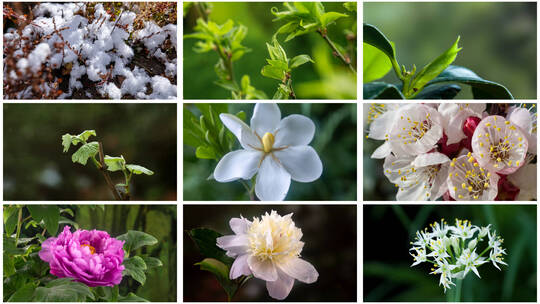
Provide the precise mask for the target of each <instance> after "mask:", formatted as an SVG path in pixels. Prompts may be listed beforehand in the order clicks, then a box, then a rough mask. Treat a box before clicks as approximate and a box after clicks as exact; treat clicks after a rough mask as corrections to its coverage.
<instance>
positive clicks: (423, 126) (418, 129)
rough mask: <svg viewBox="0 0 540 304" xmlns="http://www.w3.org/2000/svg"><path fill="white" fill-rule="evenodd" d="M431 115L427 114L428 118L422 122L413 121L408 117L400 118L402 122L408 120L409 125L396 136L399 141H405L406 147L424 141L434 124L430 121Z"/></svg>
mask: <svg viewBox="0 0 540 304" xmlns="http://www.w3.org/2000/svg"><path fill="white" fill-rule="evenodd" d="M430 116H431V114H430V113H427V114H426V117H425V119H424V120H422V121H418V120H413V119H411V118H410V117H408V116H403V115H402V116H400V117H399V119H400V120H406V121H407V123H406V124H405V126H404V127H402V128H401V131H402V132H400V133H398V134H397V135H396V137H397V138H399V140H402V141H403V144H404V145H407V144H413V143H415V142H417V141H418V140H420V139H422V137H424V135H425V134H426V132H427V131H429V129H431V126H432V123H431V119H430Z"/></svg>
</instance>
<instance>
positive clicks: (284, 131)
mask: <svg viewBox="0 0 540 304" xmlns="http://www.w3.org/2000/svg"><path fill="white" fill-rule="evenodd" d="M314 134H315V124H314V123H313V121H312V120H311V119H309V118H307V117H306V116H304V115H298V114H293V115H289V116H287V117H285V118H283V120H281V121H280V122H279V125H278V127H277V130H276V133H275V134H274V136H275V138H276V140H275V142H274V147H283V146H304V145H307V144H309V143H310V142H311V140H312V139H313V135H314Z"/></svg>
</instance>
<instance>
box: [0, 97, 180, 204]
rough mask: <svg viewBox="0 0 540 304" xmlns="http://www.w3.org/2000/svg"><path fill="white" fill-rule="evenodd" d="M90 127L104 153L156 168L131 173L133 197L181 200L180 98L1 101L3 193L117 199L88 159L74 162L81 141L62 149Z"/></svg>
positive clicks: (116, 176)
mask: <svg viewBox="0 0 540 304" xmlns="http://www.w3.org/2000/svg"><path fill="white" fill-rule="evenodd" d="M92 129H94V130H96V133H97V136H96V137H94V136H92V137H90V138H89V141H101V142H102V143H103V149H104V153H105V154H106V155H110V156H120V155H123V156H124V158H125V159H126V162H127V163H128V164H138V165H141V166H143V167H146V168H148V169H150V170H152V171H154V175H151V176H148V175H144V174H143V175H133V177H132V179H131V184H130V185H131V187H130V190H131V191H130V192H131V198H132V200H176V189H177V188H176V178H177V173H176V104H6V105H4V199H6V200H39V201H45V200H113V199H114V198H113V196H112V194H111V193H110V190H109V188H108V187H107V184H106V183H105V180H104V178H103V176H102V174H101V173H100V172H99V170H98V169H96V168H95V166H94V165H93V164H92V162H91V161H89V162H88V163H87V164H86V166H83V165H81V164H78V163H73V162H72V161H71V155H72V154H73V153H74V152H75V151H77V149H78V148H79V147H80V146H81V144H79V145H78V146H75V147H73V146H71V147H70V149H69V151H68V152H66V153H62V150H63V147H62V135H64V134H66V133H70V134H72V135H78V134H80V133H81V132H82V131H84V130H92ZM110 176H111V178H112V180H113V182H115V183H118V182H123V181H124V177H123V174H122V172H110Z"/></svg>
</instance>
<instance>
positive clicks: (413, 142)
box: [385, 104, 443, 156]
mask: <svg viewBox="0 0 540 304" xmlns="http://www.w3.org/2000/svg"><path fill="white" fill-rule="evenodd" d="M394 120H395V121H394V123H393V124H392V129H391V130H390V133H389V134H386V135H388V136H386V135H385V137H387V138H388V143H389V145H390V149H391V151H392V153H394V154H395V155H397V156H407V155H418V154H422V153H426V152H429V151H430V150H432V149H433V148H435V146H436V144H437V142H438V141H439V140H440V139H441V137H442V136H443V119H442V116H441V114H439V112H437V110H436V109H434V108H432V107H429V106H426V105H422V104H410V105H406V106H404V107H400V108H399V109H398V111H397V112H396V114H395V117H394Z"/></svg>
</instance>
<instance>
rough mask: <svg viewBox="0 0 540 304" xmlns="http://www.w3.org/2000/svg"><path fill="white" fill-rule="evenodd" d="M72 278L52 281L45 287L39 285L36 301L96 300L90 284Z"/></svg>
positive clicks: (35, 294)
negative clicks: (89, 286)
mask: <svg viewBox="0 0 540 304" xmlns="http://www.w3.org/2000/svg"><path fill="white" fill-rule="evenodd" d="M72 280H73V279H71V278H62V279H56V280H53V281H50V282H49V283H48V284H47V285H45V287H38V288H36V290H35V292H34V301H36V302H84V301H86V300H87V298H89V299H91V300H94V299H95V298H94V294H93V293H92V291H90V288H88V286H86V285H84V284H82V283H79V282H73V281H72Z"/></svg>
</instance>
